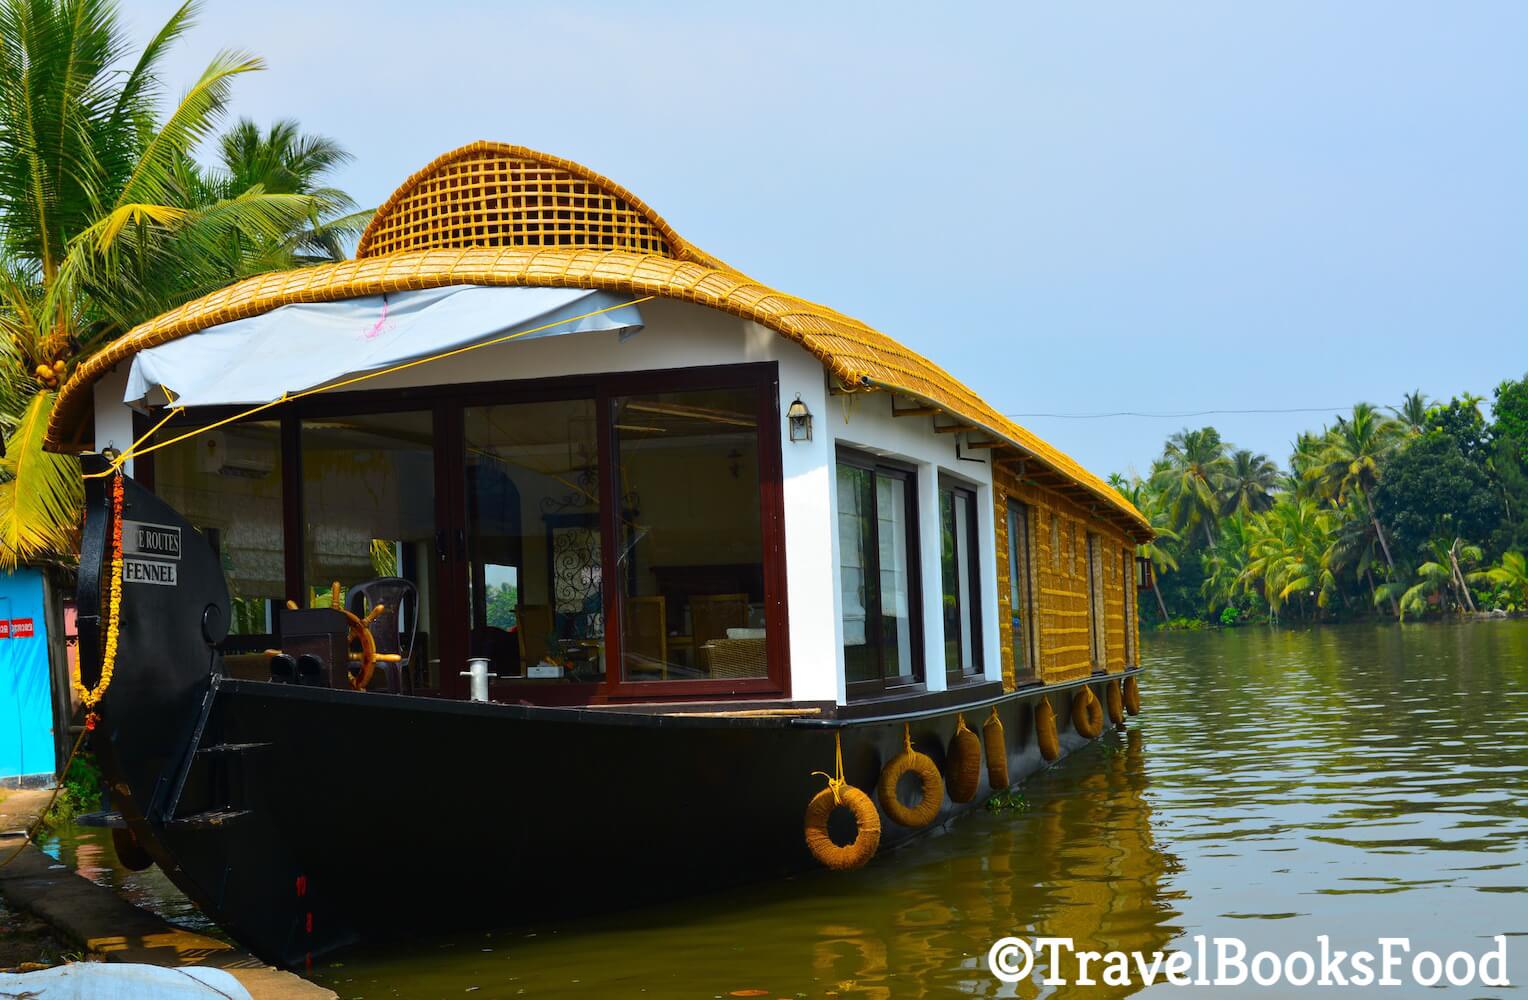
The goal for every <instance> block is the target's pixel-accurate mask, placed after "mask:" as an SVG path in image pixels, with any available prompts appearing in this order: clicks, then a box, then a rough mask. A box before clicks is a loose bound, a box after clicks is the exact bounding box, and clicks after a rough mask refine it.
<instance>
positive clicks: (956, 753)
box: [945, 714, 982, 802]
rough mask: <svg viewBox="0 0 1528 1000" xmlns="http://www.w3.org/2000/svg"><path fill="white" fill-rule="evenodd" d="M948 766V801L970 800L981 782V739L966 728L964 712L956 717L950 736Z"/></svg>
mask: <svg viewBox="0 0 1528 1000" xmlns="http://www.w3.org/2000/svg"><path fill="white" fill-rule="evenodd" d="M945 763H946V764H947V765H948V767H949V771H950V780H949V789H950V801H951V802H970V801H971V800H972V799H974V798H976V790H977V789H978V788H980V787H981V784H982V741H981V740H980V739H978V738H977V736H976V734H975V733H973V732H971V730H970V729H968V728H966V717H965V715H964V714H962V715H960V716H957V717H956V722H955V735H954V736H951V737H950V752H949V754H948V756H947V757H946V758H945Z"/></svg>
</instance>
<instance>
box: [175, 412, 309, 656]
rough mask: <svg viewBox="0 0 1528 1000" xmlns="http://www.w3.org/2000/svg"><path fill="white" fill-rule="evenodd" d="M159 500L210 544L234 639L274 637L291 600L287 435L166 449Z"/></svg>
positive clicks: (206, 439)
mask: <svg viewBox="0 0 1528 1000" xmlns="http://www.w3.org/2000/svg"><path fill="white" fill-rule="evenodd" d="M153 460H154V492H156V493H157V494H158V495H159V496H161V497H162V498H164V501H165V502H166V503H168V504H169V505H170V506H171V507H174V508H175V509H176V510H178V511H179V512H180V513H181V514H182V515H184V516H185V518H186V519H187V520H188V521H190V522H191V523H192V524H193V525H195V526H196V527H197V529H198V530H199V531H201V532H202V533H203V534H205V535H206V536H207V539H208V541H210V542H211V543H212V546H213V548H215V549H216V550H217V553H218V556H219V558H220V559H221V560H222V562H223V572H224V574H225V576H226V579H227V581H228V597H229V604H230V609H229V614H230V618H231V621H230V622H229V632H230V633H232V634H233V635H269V634H271V632H272V630H273V624H272V615H273V614H274V610H273V609H274V608H279V607H282V606H283V602H284V601H285V599H286V557H285V554H284V553H285V544H284V542H285V539H284V536H283V532H282V516H281V500H282V497H281V427H280V424H279V423H278V422H276V421H274V420H262V421H259V422H253V423H244V424H234V425H231V426H229V427H225V428H222V429H221V430H216V431H208V432H207V433H204V434H199V435H197V436H196V437H194V438H188V439H187V440H185V441H182V442H180V443H178V444H174V445H171V446H169V447H168V448H161V449H160V450H159V451H158V452H156V453H155V454H154V456H153Z"/></svg>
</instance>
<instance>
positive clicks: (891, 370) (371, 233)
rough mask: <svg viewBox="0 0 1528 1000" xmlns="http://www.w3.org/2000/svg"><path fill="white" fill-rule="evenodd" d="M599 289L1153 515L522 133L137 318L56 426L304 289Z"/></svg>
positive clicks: (869, 332)
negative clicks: (316, 258) (126, 366)
mask: <svg viewBox="0 0 1528 1000" xmlns="http://www.w3.org/2000/svg"><path fill="white" fill-rule="evenodd" d="M453 284H473V285H530V286H538V287H561V288H566V287H573V288H599V289H604V290H607V291H612V292H621V293H628V294H632V295H655V296H659V297H662V298H666V299H675V300H679V301H682V302H694V303H698V304H700V305H704V306H709V307H710V308H713V309H719V310H722V311H723V312H728V313H732V314H734V315H736V316H741V317H744V318H746V319H750V320H753V321H755V322H757V323H759V324H761V325H763V326H765V327H768V328H769V329H772V330H775V331H776V332H778V333H780V334H781V335H782V336H785V337H787V338H789V339H790V340H793V341H795V342H796V343H798V344H800V345H801V346H802V347H803V348H804V349H806V350H807V351H808V352H810V353H811V354H812V355H813V356H814V357H816V358H818V359H819V360H820V361H821V362H822V364H823V365H824V367H826V368H827V370H828V371H829V372H830V373H831V374H832V375H833V377H834V378H835V379H836V380H837V383H838V385H839V386H840V387H841V388H842V389H843V390H845V391H850V392H866V391H885V392H890V393H894V394H896V395H899V396H903V397H905V398H906V399H908V400H911V401H912V402H911V403H910V404H909V405H910V406H912V407H914V408H916V409H921V410H924V411H926V414H925V415H926V416H927V417H928V418H929V419H932V420H934V421H936V422H938V423H941V425H944V426H951V425H962V426H966V427H969V428H970V430H969V431H968V432H967V434H968V441H973V440H974V441H977V442H978V443H979V442H981V441H983V440H984V441H985V442H986V447H987V450H988V453H989V454H991V455H992V457H993V460H994V461H1009V462H1013V463H1016V464H1021V467H1022V468H1023V475H1024V476H1025V477H1026V478H1029V479H1032V480H1034V481H1035V482H1036V483H1038V484H1039V485H1041V486H1043V487H1045V488H1047V489H1051V490H1054V491H1056V492H1058V493H1061V494H1063V495H1066V496H1068V497H1069V498H1070V499H1072V500H1074V501H1076V502H1078V503H1080V504H1081V505H1082V506H1083V508H1084V509H1091V510H1093V511H1094V512H1095V513H1096V514H1097V515H1098V516H1099V517H1100V518H1102V519H1105V520H1109V521H1112V522H1114V523H1115V524H1116V525H1117V526H1118V527H1119V528H1120V529H1121V530H1123V531H1125V532H1126V533H1127V534H1129V535H1131V536H1133V537H1136V538H1141V539H1144V538H1147V537H1149V536H1150V527H1149V526H1148V524H1147V522H1146V520H1145V519H1144V518H1143V517H1142V516H1141V514H1140V512H1138V511H1137V510H1136V509H1135V508H1134V507H1133V506H1132V505H1131V504H1130V503H1129V502H1128V501H1126V500H1125V499H1124V498H1123V497H1122V496H1120V495H1119V493H1118V492H1116V491H1115V490H1114V489H1112V488H1110V487H1109V485H1108V484H1106V483H1104V482H1103V481H1102V480H1100V479H1099V478H1098V477H1097V476H1095V475H1093V474H1092V473H1090V472H1088V471H1087V470H1086V469H1084V468H1082V467H1081V466H1080V465H1078V464H1077V463H1076V462H1074V461H1073V460H1072V459H1071V458H1070V457H1068V456H1067V455H1065V454H1063V453H1062V452H1060V451H1058V450H1057V449H1055V448H1052V447H1051V446H1050V445H1048V444H1046V443H1045V442H1044V441H1042V440H1040V439H1039V438H1038V437H1036V436H1035V435H1033V434H1031V433H1030V432H1029V431H1027V430H1025V429H1024V428H1022V427H1020V426H1019V425H1018V424H1016V423H1014V422H1013V421H1011V420H1009V419H1008V418H1007V417H1005V416H1003V415H1002V414H1001V413H999V412H997V411H996V410H995V409H993V408H992V407H991V406H989V405H988V404H987V403H986V402H985V401H984V400H982V399H981V397H979V396H977V395H976V393H974V392H972V391H971V390H970V389H968V388H966V387H965V386H964V385H962V384H961V383H960V382H959V381H957V380H956V379H954V378H952V377H951V376H950V375H949V374H948V373H947V372H945V371H944V370H943V369H941V368H939V367H938V366H937V365H935V364H933V363H932V362H930V361H928V360H927V359H926V358H924V357H922V356H920V355H919V354H917V353H916V352H914V351H911V350H909V349H908V348H906V347H904V346H902V345H901V344H899V343H897V342H896V341H895V340H892V339H891V338H890V337H888V336H886V335H885V334H883V333H881V332H880V331H878V330H876V329H874V328H872V327H870V326H867V325H866V324H864V323H861V322H860V321H859V320H856V319H853V318H851V317H848V316H845V315H843V314H842V313H839V312H836V311H834V310H832V309H829V308H828V307H826V306H822V305H818V304H816V303H813V302H808V301H806V300H805V299H799V298H796V297H795V296H792V295H787V294H785V293H784V292H779V291H776V290H775V289H773V288H770V287H768V286H766V285H763V284H760V283H759V282H757V281H754V280H753V279H751V278H749V277H747V276H746V275H744V274H742V273H741V272H739V271H737V270H735V269H733V268H732V267H729V266H728V265H727V264H725V263H723V262H722V261H720V260H718V259H716V258H715V257H712V256H710V255H709V254H706V253H704V252H703V251H701V250H699V249H698V248H696V247H694V246H692V245H691V244H689V243H688V242H687V241H685V240H684V238H683V237H681V236H680V235H679V234H678V233H677V232H675V231H674V229H673V227H671V226H670V225H669V224H668V223H667V222H665V221H664V220H663V219H662V218H661V217H660V216H659V215H658V214H657V213H655V212H653V211H652V209H650V208H648V206H647V205H646V204H644V203H643V202H642V201H641V199H639V198H637V197H636V196H635V195H634V194H632V193H631V192H629V191H627V190H626V189H625V188H622V187H621V186H619V185H618V184H615V183H614V182H613V181H610V180H608V179H606V178H604V177H601V176H599V175H598V174H595V173H593V172H592V171H590V170H588V169H587V168H585V167H582V166H580V165H578V164H576V163H572V162H570V161H568V160H562V159H557V158H555V157H550V156H546V155H544V154H541V153H537V152H534V151H532V150H528V149H525V148H523V147H520V146H507V145H503V144H499V143H489V142H477V143H473V144H472V145H470V146H464V147H463V148H461V149H458V150H456V151H454V152H451V153H447V154H446V155H445V156H442V157H440V158H439V159H437V160H436V161H435V162H433V163H431V164H430V165H429V166H427V167H425V168H424V169H423V170H421V171H419V172H418V173H416V174H415V175H414V176H412V177H410V178H409V179H408V180H407V181H405V182H404V184H403V186H402V187H400V188H399V189H398V190H397V192H395V193H394V194H393V196H392V197H391V198H389V199H388V200H387V202H386V203H384V204H383V205H382V206H381V208H379V209H378V210H377V213H376V216H375V217H374V218H373V220H372V222H371V225H369V226H368V227H367V229H366V232H365V233H364V234H362V237H361V241H360V244H359V246H358V248H357V251H356V259H355V260H350V261H343V262H341V263H336V264H324V265H319V266H315V267H305V268H299V269H296V270H292V271H281V272H276V273H272V274H263V275H259V276H257V277H253V278H248V279H246V280H244V281H240V282H237V283H236V284H233V285H230V286H228V287H227V288H224V289H221V290H219V291H216V292H213V293H212V294H210V295H206V296H203V297H202V298H199V299H196V300H194V301H192V302H188V303H186V304H185V305H183V306H181V307H180V308H178V309H173V310H171V311H170V312H167V313H164V314H163V315H161V316H158V317H155V318H154V319H152V320H150V321H149V322H147V323H143V324H140V325H139V326H137V327H135V328H133V329H132V330H130V331H128V332H127V333H126V334H124V335H123V336H121V337H119V338H118V339H116V340H115V341H113V342H112V343H110V344H108V345H107V346H106V347H104V348H103V349H102V350H101V351H99V352H98V353H97V354H95V355H93V356H92V357H90V358H89V359H88V360H86V361H85V362H84V363H82V364H81V365H80V366H79V368H78V370H77V371H76V372H75V373H74V375H73V377H71V378H70V380H69V381H68V382H67V383H66V384H65V386H64V387H63V389H62V390H60V392H59V398H58V401H57V403H56V405H55V407H54V412H53V419H52V421H51V423H50V425H49V427H48V443H49V446H50V447H53V448H56V449H60V450H62V449H63V447H64V442H66V441H68V440H70V439H71V438H72V437H73V435H72V434H71V429H72V428H78V427H79V426H80V424H81V423H82V422H83V421H84V420H85V419H86V417H87V415H88V413H89V409H90V404H91V399H92V394H91V391H90V390H91V386H92V385H94V383H95V382H96V380H97V379H99V378H100V377H101V376H102V375H104V374H105V373H106V372H108V371H110V370H111V369H112V368H113V367H115V366H116V365H118V364H120V363H121V362H123V361H125V360H128V359H130V358H131V357H132V356H133V355H134V354H136V353H137V352H138V351H141V350H145V349H147V348H150V347H154V346H157V345H159V344H163V343H165V342H167V341H171V340H174V339H176V338H178V337H184V336H186V335H187V334H190V333H195V332H197V331H199V330H205V329H207V328H208V327H212V326H216V325H218V324H221V323H227V322H230V321H232V320H236V319H242V318H244V317H247V316H254V315H258V314H260V313H264V312H269V311H270V310H272V309H276V308H278V307H280V306H284V305H288V304H291V303H297V302H326V301H333V300H336V299H345V298H353V297H356V296H361V295H377V294H381V293H384V292H393V291H400V290H404V289H413V288H433V287H437V286H441V285H453Z"/></svg>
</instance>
